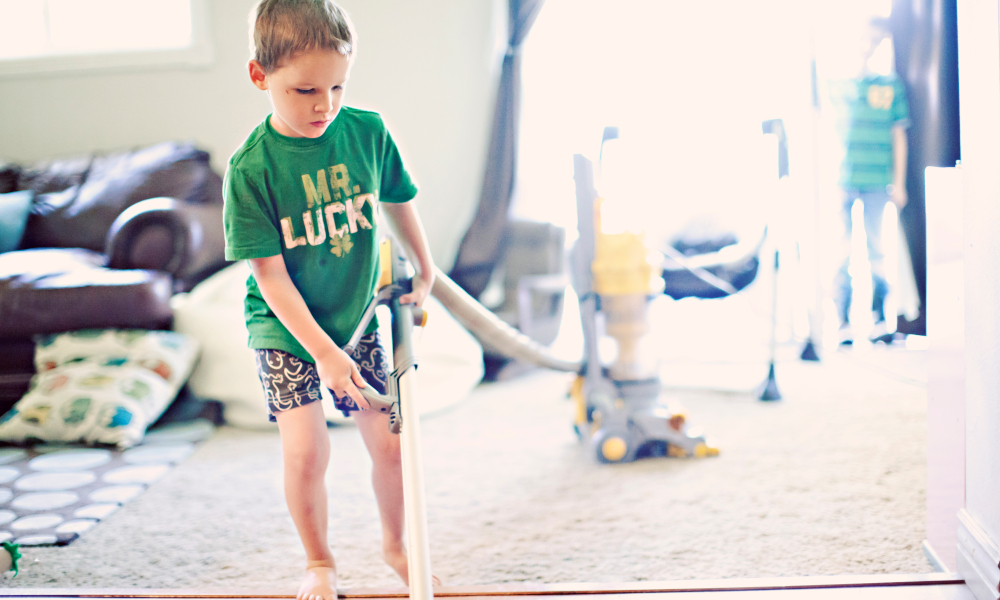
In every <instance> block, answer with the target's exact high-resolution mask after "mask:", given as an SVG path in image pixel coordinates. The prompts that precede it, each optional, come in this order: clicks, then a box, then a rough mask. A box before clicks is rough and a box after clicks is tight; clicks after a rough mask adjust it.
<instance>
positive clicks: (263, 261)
mask: <svg viewBox="0 0 1000 600" xmlns="http://www.w3.org/2000/svg"><path fill="white" fill-rule="evenodd" d="M248 262H249V263H250V269H251V270H252V271H253V276H254V279H256V280H257V287H258V288H260V293H261V295H262V296H263V297H264V301H265V302H267V305H268V306H269V307H270V308H271V310H273V311H274V314H275V315H277V317H278V320H279V321H281V324H282V325H284V326H285V328H287V329H288V331H289V332H290V333H291V334H292V335H293V336H295V339H296V340H298V342H299V343H300V344H302V346H303V347H304V348H305V349H306V351H307V352H309V354H311V355H312V357H313V359H315V360H316V371H317V373H318V374H319V379H320V382H322V384H323V385H325V386H326V387H327V388H329V389H331V390H333V391H334V392H336V393H337V395H338V396H350V397H351V398H352V399H354V401H355V402H356V403H357V405H358V406H361V407H368V401H367V400H365V399H364V397H363V396H362V395H361V392H359V391H358V387H365V385H366V384H365V380H364V378H363V377H362V376H361V372H360V371H359V370H358V365H357V364H356V363H355V362H354V360H352V359H351V357H350V356H348V355H347V353H346V352H344V351H343V350H341V349H340V348H339V347H338V346H337V344H336V343H334V341H333V340H332V339H331V338H330V336H329V335H327V334H326V332H325V331H323V329H322V328H321V327H320V326H319V323H317V322H316V319H314V318H313V316H312V313H310V312H309V308H308V307H307V306H306V302H305V300H303V299H302V294H300V293H299V290H298V288H296V287H295V284H294V283H293V282H292V278H291V277H290V276H289V275H288V269H287V268H286V267H285V259H284V258H282V256H281V255H280V254H277V255H275V256H268V257H266V258H252V259H249V261H248Z"/></svg>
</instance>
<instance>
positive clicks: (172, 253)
mask: <svg viewBox="0 0 1000 600" xmlns="http://www.w3.org/2000/svg"><path fill="white" fill-rule="evenodd" d="M224 252H225V240H224V236H223V226H222V206H221V205H219V204H208V203H193V202H184V201H181V200H177V199H174V198H165V197H164V198H150V199H148V200H143V201H141V202H137V203H135V204H133V205H132V206H130V207H129V208H127V209H126V210H125V211H123V212H122V213H121V214H120V215H119V216H118V218H117V219H115V221H114V223H113V224H112V225H111V229H110V230H109V231H108V237H107V245H106V250H105V253H106V254H107V257H108V266H109V267H111V268H114V269H154V270H158V271H165V272H167V273H170V275H172V276H173V278H174V281H175V284H176V285H175V287H176V288H177V289H178V290H179V291H187V290H189V289H191V287H193V286H194V284H195V283H197V282H198V281H201V280H202V279H204V278H205V277H207V276H208V275H210V274H211V273H214V272H215V271H217V270H218V269H220V268H222V267H223V266H225V265H226V264H227V263H226V261H225V256H224Z"/></svg>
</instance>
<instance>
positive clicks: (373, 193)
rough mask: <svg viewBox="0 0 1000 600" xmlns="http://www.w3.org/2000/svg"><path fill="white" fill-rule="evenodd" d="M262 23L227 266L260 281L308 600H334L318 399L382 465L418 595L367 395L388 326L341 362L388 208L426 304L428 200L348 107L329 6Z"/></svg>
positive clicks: (377, 467) (350, 32) (391, 440)
mask: <svg viewBox="0 0 1000 600" xmlns="http://www.w3.org/2000/svg"><path fill="white" fill-rule="evenodd" d="M251 23H252V51H253V59H252V60H251V61H250V63H249V65H248V68H249V73H250V80H251V81H252V82H253V84H254V85H255V86H257V87H258V88H259V89H261V90H263V91H265V92H267V95H268V97H269V98H270V100H271V105H272V107H273V112H272V113H271V115H270V116H269V117H267V118H266V119H265V120H264V122H263V123H261V124H260V125H259V126H258V127H257V128H256V129H255V130H254V131H253V133H251V134H250V137H249V138H248V139H247V141H246V142H245V143H244V144H243V146H242V147H241V148H240V149H239V150H237V151H236V153H235V154H234V155H233V157H232V158H231V159H230V161H229V168H228V170H227V171H226V180H225V200H226V204H225V228H226V256H227V258H229V259H231V260H242V259H246V260H248V261H249V262H250V266H251V269H252V271H253V275H252V277H250V278H249V279H248V280H247V296H246V304H245V314H246V320H247V329H248V330H249V334H250V340H249V344H250V347H251V348H254V349H255V351H256V354H257V365H258V372H259V374H260V378H261V383H262V385H263V386H264V389H265V395H266V397H267V402H268V410H269V412H270V416H271V419H272V420H275V421H277V423H278V429H279V431H280V434H281V445H282V456H283V463H284V479H285V499H286V502H287V504H288V509H289V512H290V513H291V516H292V520H293V521H294V522H295V527H296V529H297V530H298V533H299V537H300V538H301V540H302V544H303V546H304V547H305V551H306V558H307V564H306V575H305V580H304V582H303V583H302V585H301V587H300V588H299V592H298V598H300V599H302V600H334V599H335V598H336V596H337V591H336V589H337V574H336V567H335V565H334V559H333V554H332V553H331V551H330V547H329V545H328V543H327V497H326V487H325V484H324V474H325V472H326V467H327V463H328V462H329V457H330V438H329V435H328V432H327V429H326V419H325V417H324V414H323V408H322V406H321V405H320V403H319V402H316V401H317V400H319V399H320V386H321V385H323V386H326V387H327V388H329V389H330V391H331V392H332V393H333V396H334V398H335V405H336V407H337V408H338V409H340V410H342V411H343V412H344V413H345V414H347V413H353V416H354V419H355V422H356V424H357V426H358V430H359V431H360V432H361V437H362V439H363V440H364V443H365V446H366V448H367V449H368V452H369V454H370V455H371V458H372V463H373V469H372V470H373V473H372V484H373V486H374V489H375V497H376V500H377V502H378V508H379V514H380V516H381V521H382V536H383V538H382V539H383V541H382V544H383V546H382V549H383V553H384V556H385V560H386V562H387V563H388V564H389V566H391V567H392V568H393V569H394V570H395V571H396V573H398V574H399V576H400V577H401V578H402V579H403V581H404V582H408V572H407V558H406V551H405V547H404V546H403V528H404V523H403V489H402V485H403V484H402V469H401V458H400V446H399V438H398V436H395V435H393V434H392V433H391V432H390V431H389V426H388V416H387V415H385V414H382V413H379V412H376V411H373V410H367V409H368V403H367V402H366V401H365V400H364V398H363V397H362V396H361V393H360V392H359V391H358V388H359V387H364V386H365V385H372V386H373V387H374V388H375V389H377V390H378V391H380V392H384V390H385V381H386V371H387V368H386V362H385V352H384V350H383V348H382V346H381V343H380V340H379V338H378V334H377V331H376V330H375V323H372V325H371V326H370V327H369V328H368V331H367V332H366V335H365V337H363V338H362V340H361V342H360V343H359V344H358V347H357V349H356V350H355V352H354V354H353V356H348V355H347V354H346V353H345V352H344V351H343V350H341V346H343V345H344V344H346V343H347V341H348V339H349V338H350V335H351V333H352V332H353V330H354V328H355V327H356V326H357V324H358V323H359V321H360V317H361V314H362V312H363V311H364V308H365V306H366V305H367V303H368V301H369V300H370V299H371V298H372V296H373V293H374V288H375V283H376V282H377V281H378V278H379V266H378V265H379V263H378V241H379V228H380V226H381V225H382V222H381V213H380V210H379V208H381V209H382V211H384V213H385V215H386V216H387V217H388V218H389V220H390V221H391V222H392V225H393V226H394V229H395V231H396V234H397V237H398V238H399V241H400V242H401V243H402V244H403V246H404V248H405V249H406V251H407V253H408V255H409V256H410V258H411V259H412V261H413V262H414V264H415V266H416V269H417V271H418V272H417V275H416V276H415V277H414V279H413V288H412V292H411V293H409V294H406V295H404V296H402V297H401V298H400V302H402V303H413V304H416V305H418V306H419V305H421V304H422V303H423V301H424V300H425V299H426V297H427V295H428V293H429V292H430V289H431V286H432V284H433V281H434V267H433V263H432V261H431V256H430V251H429V249H428V247H427V240H426V237H425V235H424V231H423V227H422V226H421V223H420V220H419V218H418V216H417V212H416V210H415V208H414V206H413V203H412V202H411V200H412V199H413V198H414V196H415V195H416V193H417V189H416V187H415V186H414V184H413V182H412V181H411V180H410V177H409V175H408V174H407V172H406V169H405V168H404V167H403V163H402V160H401V158H400V154H399V151H398V150H397V149H396V146H395V145H394V143H393V141H392V137H391V136H390V135H389V133H388V132H387V131H386V129H385V125H384V124H383V123H382V120H381V118H380V117H379V115H378V114H376V113H373V112H368V111H363V110H358V109H354V108H350V107H347V106H344V105H343V101H344V88H345V86H346V85H347V80H348V77H349V75H350V71H351V65H352V63H353V60H354V56H355V54H356V50H357V38H356V36H355V33H354V29H353V26H352V24H351V22H350V20H349V19H348V17H347V15H346V14H345V13H344V11H343V10H342V9H340V8H339V7H338V6H336V5H335V4H333V3H332V2H331V1H330V0H261V1H260V3H259V4H258V5H257V7H256V8H255V9H254V11H253V12H252V13H251ZM366 380H367V383H366ZM435 583H437V582H435Z"/></svg>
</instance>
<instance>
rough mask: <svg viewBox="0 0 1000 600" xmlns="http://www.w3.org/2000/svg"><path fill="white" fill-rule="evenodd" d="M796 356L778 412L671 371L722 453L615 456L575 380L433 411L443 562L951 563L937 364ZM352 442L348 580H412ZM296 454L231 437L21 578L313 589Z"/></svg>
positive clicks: (564, 578)
mask: <svg viewBox="0 0 1000 600" xmlns="http://www.w3.org/2000/svg"><path fill="white" fill-rule="evenodd" d="M793 354H794V348H791V347H788V348H785V349H783V354H782V357H783V358H784V357H785V356H786V355H788V356H787V358H785V359H784V360H782V361H781V362H780V363H779V365H778V375H779V385H780V387H781V391H782V393H783V394H784V396H785V399H784V400H783V401H781V402H778V403H771V404H765V403H761V402H759V401H757V400H755V399H754V398H753V396H752V394H751V393H749V390H746V389H744V390H743V391H739V386H738V385H735V384H734V381H740V380H741V378H743V379H746V378H747V377H753V374H754V373H759V374H760V377H763V375H764V373H765V371H764V367H763V366H762V365H761V364H760V363H759V362H757V360H756V358H755V359H754V360H753V361H750V362H744V363H739V362H736V361H728V362H725V363H718V364H713V363H710V362H704V361H702V362H690V363H689V364H685V363H684V361H683V359H682V358H678V357H675V358H674V359H672V361H670V362H668V363H667V364H666V365H664V369H665V373H671V372H673V373H684V374H686V376H687V377H686V379H683V378H680V377H678V378H677V379H678V380H683V381H685V382H687V383H689V384H692V385H695V384H697V385H701V386H703V387H702V389H694V388H675V389H673V390H671V391H670V394H671V395H672V396H673V397H675V398H677V399H679V400H681V401H682V402H683V404H685V405H686V406H687V408H688V410H689V413H690V414H691V416H692V420H694V421H696V422H698V423H699V424H701V425H703V426H704V428H705V430H706V432H707V433H708V434H709V436H710V437H711V438H712V440H713V441H715V442H716V443H717V444H718V445H719V446H720V447H721V449H722V455H721V456H719V457H718V458H712V459H704V460H677V459H651V460H645V461H639V462H636V463H632V464H626V465H616V466H608V465H601V464H598V463H596V461H595V460H594V459H593V458H592V453H591V451H590V449H589V448H588V447H586V446H585V445H581V444H579V443H578V442H577V440H576V438H575V435H574V434H573V433H572V430H571V426H570V421H571V414H572V409H571V405H570V403H569V401H568V400H566V399H565V397H564V394H565V391H566V388H567V386H568V384H569V378H568V377H567V376H566V375H564V374H558V373H548V372H538V373H534V374H531V375H529V376H526V377H524V378H521V379H518V380H516V381H513V382H507V383H503V384H494V385H485V386H481V387H480V388H478V389H477V390H476V391H475V392H474V393H473V395H472V396H471V397H470V398H469V399H468V400H466V401H464V402H462V403H460V404H459V405H457V406H455V407H454V408H452V409H451V410H450V411H448V412H444V413H439V414H436V415H433V416H431V417H429V418H426V419H424V421H423V423H422V432H423V438H424V442H425V454H424V459H425V469H426V480H427V488H428V503H429V526H430V531H431V533H432V540H431V551H432V558H433V564H434V569H435V572H436V573H437V574H438V575H440V576H441V577H442V579H444V581H445V582H446V583H449V584H455V585H458V584H490V583H499V582H521V581H528V582H587V581H639V580H667V579H689V578H697V579H704V578H726V577H763V576H768V577H769V576H786V575H789V576H790V575H820V574H849V573H853V574H857V573H917V572H929V571H930V570H931V568H930V566H929V564H928V563H927V561H926V559H925V558H924V556H923V554H922V552H921V546H920V544H921V540H922V539H923V538H924V537H925V536H924V518H925V477H924V471H925V468H924V465H925V430H926V423H925V420H926V386H925V382H924V381H923V372H924V368H923V367H924V361H925V355H924V352H920V351H907V350H904V349H898V348H897V349H885V348H870V347H862V348H856V349H855V350H854V351H852V352H849V353H845V352H839V353H834V354H831V355H828V356H827V357H825V360H824V362H823V363H822V364H804V363H801V362H798V361H796V360H794V359H792V355H793ZM748 374H749V375H748ZM713 382H715V383H716V385H713ZM704 386H708V387H714V388H716V390H717V391H711V390H706V389H704ZM718 390H726V391H718ZM331 438H332V440H333V448H334V457H335V461H336V464H335V465H334V466H333V467H332V468H331V470H330V473H329V477H328V483H329V487H330V490H331V497H332V506H331V513H332V515H333V518H332V520H331V528H332V530H333V540H334V542H333V543H334V546H335V552H336V555H337V557H338V562H339V570H340V573H341V585H342V586H343V587H370V586H383V585H397V584H398V581H396V579H395V578H394V576H393V575H392V573H391V572H390V571H389V569H388V568H387V567H385V566H384V565H383V564H382V562H381V561H380V559H379V556H378V548H379V531H378V525H377V517H376V513H375V507H374V502H373V499H372V492H371V487H370V483H369V481H368V469H369V461H368V458H367V456H366V454H365V452H364V450H363V448H362V446H361V442H360V439H359V438H358V436H357V432H356V431H355V430H354V429H353V428H352V427H349V426H347V427H338V428H335V429H332V430H331ZM279 459H280V457H279V445H278V437H277V434H276V433H268V432H249V431H242V430H237V429H231V428H223V429H221V430H220V431H219V432H218V433H217V434H216V435H215V437H214V438H213V439H211V440H210V441H208V442H207V443H205V444H203V445H202V446H201V447H200V448H199V449H198V450H197V452H196V453H195V454H193V455H192V456H190V457H189V458H188V459H187V460H185V461H184V462H183V463H181V465H180V466H178V467H177V468H175V469H173V470H172V471H170V472H169V473H168V474H167V475H166V476H165V477H164V478H163V479H162V480H160V481H159V482H157V483H155V484H154V485H153V486H152V487H151V488H150V489H149V490H148V491H147V492H146V493H144V494H143V495H142V496H140V497H139V498H137V499H136V500H135V501H133V502H130V503H128V504H127V505H126V506H124V507H123V508H122V509H121V510H120V511H119V512H118V513H116V514H115V515H113V516H112V517H110V518H109V519H108V520H106V521H104V522H102V523H101V524H100V525H98V526H97V527H95V528H94V529H92V530H90V531H88V532H86V533H85V534H84V535H83V537H82V538H81V539H80V540H79V541H77V542H75V543H73V544H72V545H70V546H68V547H65V548H34V549H26V550H25V558H24V559H23V561H22V570H21V574H20V575H19V576H18V577H17V578H16V579H10V578H9V577H8V579H6V580H4V582H3V583H4V585H10V586H18V587H36V588H37V587H60V588H67V587H102V588H123V587H146V588H205V589H227V590H234V589H261V588H263V589H270V590H285V591H288V592H292V591H294V589H295V587H296V585H297V582H298V576H299V572H300V571H299V570H300V566H301V563H302V560H303V556H302V552H301V550H300V549H299V547H298V542H297V538H296V536H295V533H294V530H293V528H292V525H291V522H290V520H289V519H288V517H287V515H286V512H285V507H284V503H283V498H282V492H281V473H280V460H279Z"/></svg>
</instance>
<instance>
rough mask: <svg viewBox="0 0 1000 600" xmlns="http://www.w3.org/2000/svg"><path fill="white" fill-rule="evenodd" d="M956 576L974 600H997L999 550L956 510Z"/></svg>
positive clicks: (967, 516)
mask: <svg viewBox="0 0 1000 600" xmlns="http://www.w3.org/2000/svg"><path fill="white" fill-rule="evenodd" d="M956 558H957V559H958V560H957V562H958V574H959V575H961V577H962V578H963V579H965V584H966V585H968V586H969V588H970V589H971V590H972V592H973V593H974V594H975V595H976V599H977V600H1000V548H998V547H997V542H996V541H994V540H991V539H990V536H989V535H988V534H987V533H986V532H985V531H983V528H982V527H980V525H979V523H977V522H976V520H975V519H974V518H973V517H972V515H970V514H969V513H968V512H966V510H965V509H962V510H960V511H958V555H957V557H956Z"/></svg>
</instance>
